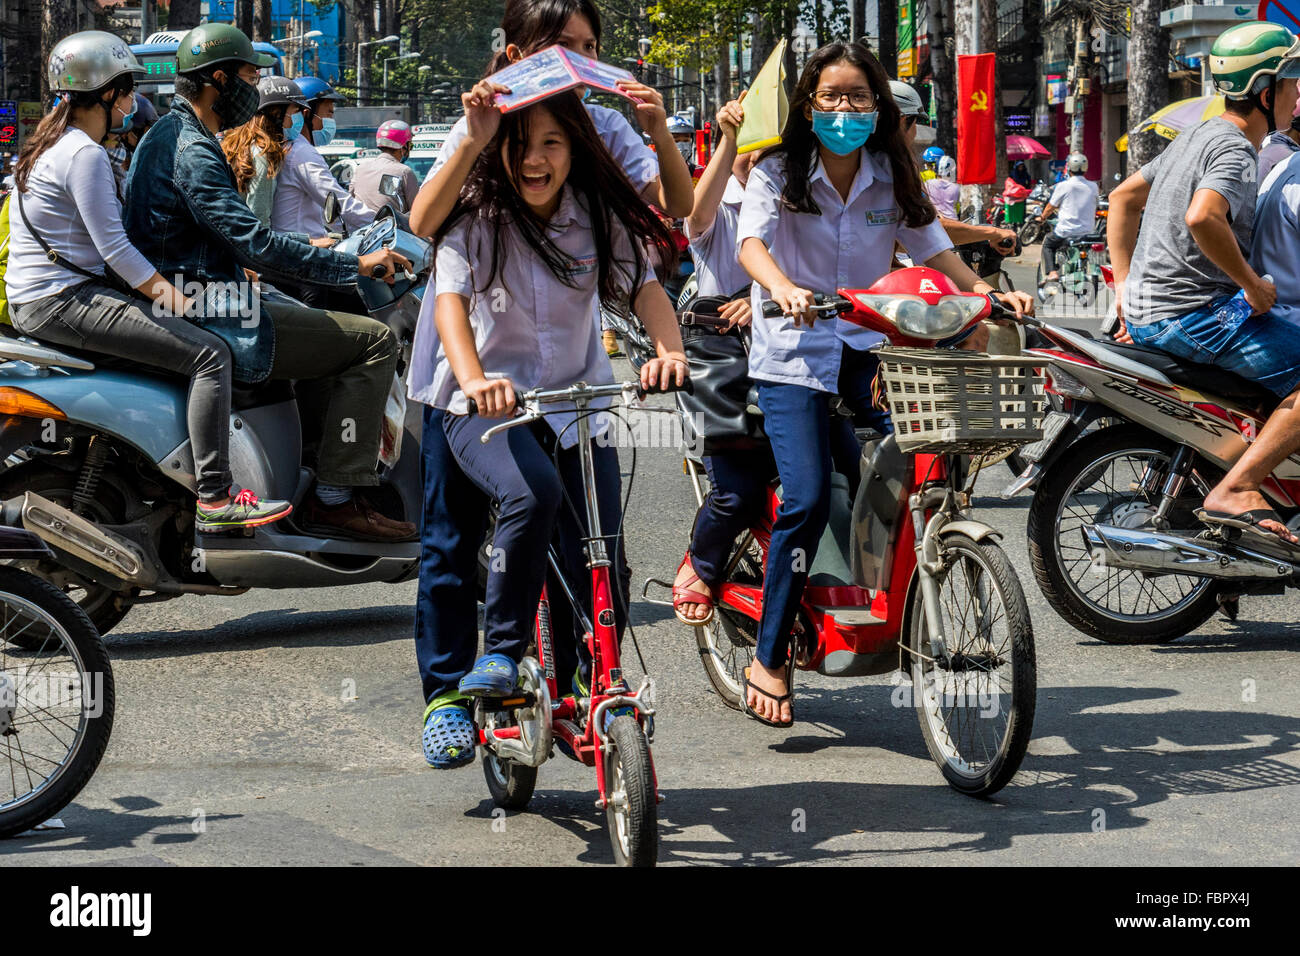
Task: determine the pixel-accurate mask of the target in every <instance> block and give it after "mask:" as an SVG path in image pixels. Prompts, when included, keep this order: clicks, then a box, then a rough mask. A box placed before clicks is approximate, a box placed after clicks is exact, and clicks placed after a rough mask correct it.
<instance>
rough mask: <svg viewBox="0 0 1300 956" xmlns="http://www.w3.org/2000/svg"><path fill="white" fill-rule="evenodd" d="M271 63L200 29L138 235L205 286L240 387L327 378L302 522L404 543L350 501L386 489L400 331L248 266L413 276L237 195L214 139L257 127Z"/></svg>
mask: <svg viewBox="0 0 1300 956" xmlns="http://www.w3.org/2000/svg"><path fill="white" fill-rule="evenodd" d="M271 62H273V61H272V60H271V58H270V57H269V56H261V55H259V54H256V53H254V52H253V45H252V43H251V42H250V41H249V39H248V37H246V36H245V35H244V34H243V33H242V32H240V31H239V30H237V29H236V28H234V27H233V26H230V25H229V24H220V23H207V24H202V25H200V26H197V27H195V28H194V29H193V30H191V31H190V32H189V33H187V34H186V35H185V36H184V37H183V38H182V39H181V43H180V49H179V52H178V56H177V76H176V96H175V98H174V99H173V101H172V109H171V112H170V113H168V114H167V115H166V116H164V117H163V118H162V119H161V120H159V121H158V123H156V124H155V125H154V127H153V128H152V129H151V130H149V132H148V133H147V134H146V135H145V137H144V139H142V140H141V141H140V145H139V146H138V147H137V149H136V152H135V157H134V160H133V161H132V163H131V172H130V176H129V178H128V180H127V212H126V227H127V233H128V235H129V236H130V237H131V240H132V241H133V242H134V244H135V245H136V247H137V248H138V249H139V250H140V251H141V252H142V253H143V254H144V255H145V257H146V258H147V259H148V260H149V261H151V262H152V263H153V264H154V265H155V267H157V269H158V271H159V272H160V273H162V274H163V275H175V276H177V277H178V281H179V282H186V281H187V280H188V281H189V282H191V283H197V284H198V286H199V287H200V288H201V292H200V293H199V299H198V301H197V302H196V310H195V311H196V313H197V314H195V315H194V316H193V319H194V321H196V322H197V323H198V324H199V325H201V326H203V327H204V328H206V329H207V330H208V331H210V332H213V333H215V334H216V335H217V336H218V337H220V338H222V339H224V340H225V342H226V344H227V345H228V346H229V347H230V352H231V355H232V357H233V359H234V378H235V380H236V381H237V382H240V383H245V384H255V383H258V382H262V381H265V380H266V379H268V378H269V379H308V380H312V379H316V380H320V379H326V380H329V385H330V388H329V397H328V402H327V407H326V411H325V415H324V417H323V430H322V433H321V440H320V449H319V462H318V468H317V486H316V491H315V494H314V495H312V496H310V497H309V500H308V501H307V502H306V503H305V504H304V505H303V506H302V507H301V508H300V510H299V512H298V515H297V516H296V517H297V518H299V519H300V520H298V521H297V522H296V523H298V524H299V525H300V526H301V527H302V528H303V530H304V531H308V532H310V533H318V534H327V535H330V536H334V537H345V538H354V539H361V540H380V541H395V540H406V539H409V538H412V537H414V535H415V530H416V529H415V526H414V525H412V524H411V523H409V522H404V521H393V520H391V519H389V518H387V517H385V516H383V515H380V514H379V513H378V512H376V511H375V510H374V509H373V508H372V507H370V506H369V505H368V504H367V503H365V502H364V501H362V500H361V499H360V497H359V496H356V495H354V494H353V487H354V486H366V485H376V484H378V481H379V479H378V475H377V473H376V463H377V460H378V453H379V442H380V431H381V426H382V419H383V411H384V404H385V402H386V401H387V398H388V392H389V389H390V387H391V385H392V379H393V371H394V368H395V367H396V365H397V359H398V349H397V342H396V340H395V338H394V336H393V334H392V332H390V331H389V329H388V328H387V327H386V326H385V325H383V324H382V323H380V322H376V321H375V320H374V319H371V318H368V317H365V318H363V317H361V316H357V315H348V314H345V313H340V312H325V311H322V310H320V309H312V308H308V307H306V306H303V305H301V304H300V303H298V302H295V301H294V300H291V299H288V298H287V297H284V296H271V295H266V296H265V297H259V295H258V292H257V289H256V287H255V286H253V285H252V284H251V283H249V282H247V281H245V278H246V277H245V273H244V269H249V270H252V271H254V272H256V273H259V274H261V275H263V276H267V277H269V278H271V279H272V280H274V281H276V282H280V281H285V280H291V279H293V278H306V279H308V280H310V281H312V282H317V283H321V284H324V285H334V286H341V285H351V284H353V283H355V282H356V281H357V278H358V277H359V276H361V275H368V276H376V277H384V278H386V279H387V280H388V281H391V280H392V277H393V274H394V272H395V270H396V267H397V266H398V265H401V266H402V267H404V268H410V263H409V262H408V261H407V260H406V259H405V258H404V257H402V256H400V255H398V254H396V253H394V252H392V251H391V250H388V249H380V250H377V251H375V252H373V253H369V254H367V255H365V256H361V257H357V256H353V255H349V254H345V253H340V252H335V251H333V250H331V249H318V248H314V247H313V246H311V245H309V244H308V242H307V237H306V236H302V235H298V236H295V235H289V234H285V233H277V232H273V231H272V230H270V229H268V228H266V227H265V226H263V225H262V224H261V223H260V222H259V221H258V219H257V217H256V216H255V215H253V213H252V211H251V210H250V209H249V208H248V206H247V204H246V203H245V202H244V200H243V198H242V197H241V196H240V195H239V193H238V191H237V190H236V189H235V184H234V179H233V176H232V174H231V170H230V167H229V165H227V163H226V158H225V156H224V154H223V153H222V151H221V147H220V145H218V143H217V138H216V134H217V133H218V132H220V131H222V130H227V129H233V128H234V127H236V126H240V125H242V124H244V123H246V122H247V121H248V120H249V119H250V118H251V117H252V115H253V113H254V112H255V111H256V109H257V104H258V93H257V85H256V84H257V80H258V67H261V66H269V65H271Z"/></svg>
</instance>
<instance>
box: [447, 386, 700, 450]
mask: <svg viewBox="0 0 1300 956" xmlns="http://www.w3.org/2000/svg"><path fill="white" fill-rule="evenodd" d="M668 392H685V393H686V394H687V395H693V394H695V384H694V383H693V382H692V381H691V379H690V378H687V379H686V381H684V382H683V383H682V384H681V385H680V386H679V385H676V384H672V383H670V384H669V386H668V387H667V388H657V387H655V388H643V387H642V386H641V383H640V382H639V381H630V382H613V383H611V384H609V385H588V384H587V383H586V382H579V383H578V384H577V385H570V386H569V387H568V388H551V389H541V388H534V389H530V390H529V391H527V392H524V393H523V394H521V395H517V396H515V406H516V407H522V408H524V412H523V414H521V415H517V416H515V417H514V418H511V419H509V420H507V421H505V422H503V423H501V424H500V425H496V426H494V427H492V428H489V429H488V430H487V431H486V432H484V433H483V436H482V437H481V438H480V439H479V441H481V442H483V443H484V444H487V441H488V439H489V438H491V437H492V436H493V435H495V434H497V433H498V432H503V431H505V430H506V429H508V428H515V427H517V426H519V425H525V424H527V423H529V422H534V421H537V420H538V419H539V418H541V417H543V416H544V415H548V414H550V412H546V411H543V410H542V407H541V406H543V405H554V404H557V403H559V402H565V403H568V404H574V405H577V406H578V409H579V410H580V411H581V410H583V409H585V408H586V407H587V406H588V405H590V403H591V402H592V401H593V400H595V399H598V398H616V397H618V396H625V397H626V396H631V395H635V396H636V397H637V398H638V399H643V398H645V397H646V396H647V395H658V394H666V393H668ZM465 407H466V414H467V415H477V414H478V403H477V402H476V401H474V399H472V398H466V399H465ZM556 411H560V409H556Z"/></svg>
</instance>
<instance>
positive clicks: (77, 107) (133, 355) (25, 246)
mask: <svg viewBox="0 0 1300 956" xmlns="http://www.w3.org/2000/svg"><path fill="white" fill-rule="evenodd" d="M47 71H48V72H47V75H48V77H49V84H50V89H51V90H53V91H55V92H56V93H57V94H58V98H57V101H56V105H55V107H54V111H53V112H52V113H50V114H49V115H48V116H46V117H45V118H44V119H42V120H41V122H40V123H39V124H38V126H37V127H36V131H35V132H34V133H32V134H31V136H30V137H29V138H28V140H27V143H26V145H25V146H24V148H23V151H22V154H21V155H20V157H19V159H18V167H17V172H16V174H15V180H16V185H17V199H16V202H15V206H16V209H17V211H18V215H17V216H14V217H12V218H11V221H10V227H11V235H10V246H9V265H8V270H7V272H6V274H5V285H6V287H7V290H8V293H9V305H10V310H11V313H12V315H13V320H14V325H15V327H16V328H17V329H18V330H19V331H20V332H24V333H26V334H28V335H31V336H34V337H36V338H39V339H42V340H45V341H48V342H50V343H52V344H54V345H60V346H65V347H72V348H86V349H91V350H93V351H96V352H103V353H106V354H108V355H113V356H117V357H119V358H125V359H130V360H132V361H134V362H139V363H140V364H143V365H148V366H152V367H154V368H158V369H163V370H165V371H168V372H171V373H173V374H180V375H184V376H185V377H187V378H188V379H189V380H190V386H189V395H188V399H187V422H188V425H189V433H190V443H191V445H192V447H193V450H194V462H195V466H196V470H195V474H196V476H197V478H198V491H199V501H198V509H197V517H196V527H197V530H199V531H200V532H223V531H227V530H230V529H231V528H233V527H236V526H243V527H248V526H253V525H260V524H266V523H269V522H271V521H276V520H278V519H280V518H283V517H284V516H285V515H287V514H289V512H290V511H291V510H292V509H293V506H292V505H290V504H289V503H288V502H287V501H271V500H259V499H258V498H257V497H256V496H255V495H253V494H252V493H251V492H249V491H247V490H245V491H240V492H239V493H238V494H236V495H234V496H233V497H232V495H231V487H230V484H231V474H230V462H229V455H228V442H229V429H230V425H229V421H230V391H231V378H230V375H231V359H230V351H229V349H228V348H227V347H226V345H225V343H224V342H222V340H221V339H219V338H217V337H216V336H215V335H212V334H211V333H209V332H206V331H204V330H203V329H201V328H199V327H198V326H196V325H194V324H192V323H191V322H189V321H187V320H186V319H185V318H184V315H185V312H186V310H187V309H188V308H189V307H190V303H189V302H188V301H187V300H186V298H185V296H184V295H183V294H182V293H181V292H180V290H178V289H177V288H176V287H175V286H173V285H172V284H171V283H169V282H168V281H167V280H166V279H164V278H163V277H162V275H160V274H159V273H158V271H157V270H156V269H155V268H154V267H153V266H152V265H151V264H150V263H149V261H148V260H147V259H146V258H145V257H144V256H143V255H141V253H140V252H139V251H138V250H137V249H136V248H135V246H133V245H132V244H131V242H130V240H129V239H128V238H127V236H126V232H125V230H124V228H123V226H122V207H121V204H120V202H118V201H115V199H114V198H113V197H115V196H116V190H115V185H114V179H113V171H112V167H111V163H110V161H109V158H108V154H107V153H106V152H104V150H103V149H101V148H100V143H101V142H102V141H103V140H104V139H105V137H106V136H107V135H108V134H109V132H111V131H118V132H121V131H125V130H128V129H130V128H131V123H132V119H133V114H134V112H135V98H134V95H133V89H134V86H135V78H134V74H136V73H143V72H144V68H143V67H141V66H140V64H139V62H138V61H137V60H136V58H135V55H134V54H133V53H131V51H130V50H129V49H128V48H127V46H126V44H125V43H124V42H123V41H122V40H121V39H119V38H118V37H116V36H113V35H112V34H111V33H104V32H101V31H98V30H87V31H85V32H82V33H75V34H73V35H72V36H70V37H67V38H66V39H64V40H61V41H60V42H59V43H58V44H57V45H56V46H55V47H54V49H53V50H52V51H51V53H50V60H49V64H48V67H47ZM109 270H111V271H112V273H114V275H111V276H110V275H109Z"/></svg>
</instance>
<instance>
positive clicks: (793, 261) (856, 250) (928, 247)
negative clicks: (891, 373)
mask: <svg viewBox="0 0 1300 956" xmlns="http://www.w3.org/2000/svg"><path fill="white" fill-rule="evenodd" d="M782 162H783V159H782V157H780V156H773V157H769V158H768V159H765V160H763V161H762V162H760V163H759V164H758V165H757V166H755V167H754V170H753V172H751V173H750V174H749V184H748V185H747V186H746V188H745V201H744V203H743V204H742V205H741V207H740V227H739V230H738V234H737V239H736V244H737V249H739V247H740V245H741V244H742V243H744V241H745V240H746V239H748V238H750V237H755V238H758V239H761V240H762V241H763V244H764V245H766V246H767V248H768V251H769V252H771V254H772V258H773V259H775V260H776V264H777V265H778V266H780V267H781V271H782V272H784V273H785V274H786V276H787V277H788V278H789V279H790V281H791V282H793V283H794V284H795V285H797V286H799V287H800V288H802V289H810V290H812V291H813V292H826V293H834V292H835V291H836V290H837V289H843V288H849V289H865V288H867V287H868V286H870V285H871V284H872V283H873V282H875V281H876V280H877V279H879V278H880V277H881V276H883V275H884V274H885V273H886V272H888V271H889V266H890V262H891V260H892V259H893V255H894V242H895V240H897V241H898V242H901V243H902V244H903V247H904V248H905V249H906V250H907V252H908V254H909V255H910V256H911V257H912V261H913V262H916V263H923V262H925V261H927V260H928V259H930V258H932V257H934V256H937V255H938V254H939V253H941V252H943V251H944V250H945V249H951V248H952V242H951V240H949V238H948V234H947V233H946V232H944V229H943V226H941V225H939V221H938V220H937V219H936V220H935V221H934V222H932V223H930V224H929V225H928V226H921V227H919V228H912V227H909V226H905V225H903V224H902V223H901V222H899V219H900V217H901V213H900V212H899V209H898V203H897V201H896V200H895V199H894V183H893V175H892V173H891V172H890V169H889V160H888V159H887V158H886V157H885V156H884V155H883V154H881V153H872V152H867V150H866V149H865V148H863V150H862V163H861V165H860V166H859V167H858V173H857V176H855V177H854V179H853V185H852V186H851V187H850V189H849V200H848V202H847V203H846V202H844V201H843V200H842V199H840V194H839V193H838V192H837V191H836V190H835V187H834V186H832V185H831V182H830V180H829V179H828V178H827V177H826V170H825V167H824V166H822V164H821V161H820V160H819V159H817V160H814V162H815V163H816V167H815V169H814V170H813V172H812V174H811V176H810V177H809V185H810V188H811V191H812V197H813V199H814V200H815V201H816V203H817V206H818V208H819V209H821V215H820V216H815V215H809V214H807V213H796V212H791V211H790V210H788V209H786V208H784V207H783V206H782V205H781V190H782V189H783V188H784V187H785V174H784V173H783V172H782V170H781V164H782ZM770 299H771V296H770V295H769V294H768V291H767V290H766V289H764V288H763V287H762V286H760V285H759V284H758V283H757V282H755V283H754V290H753V293H752V296H751V305H752V307H753V310H754V319H753V330H754V337H753V343H752V346H751V348H750V353H749V374H750V377H751V378H756V379H761V380H763V381H767V382H784V383H787V384H790V385H803V386H804V387H806V388H811V389H815V390H816V391H819V392H832V393H833V392H836V391H837V386H838V380H839V374H840V353H841V346H843V345H844V344H846V343H847V344H848V345H849V346H850V347H851V348H854V349H869V348H872V347H873V346H875V345H877V344H878V343H880V342H881V341H882V340H883V339H884V336H882V335H880V334H879V333H876V332H869V331H867V330H865V329H863V328H861V327H860V326H856V325H853V324H852V323H850V322H846V321H845V320H844V319H841V318H836V319H834V320H833V321H818V322H816V323H815V324H814V325H813V327H812V328H811V329H810V328H808V327H807V326H806V325H805V326H800V327H798V328H796V327H795V324H794V320H793V319H791V318H790V317H788V316H781V317H779V318H775V319H768V318H764V317H763V303H764V302H767V301H769V300H770Z"/></svg>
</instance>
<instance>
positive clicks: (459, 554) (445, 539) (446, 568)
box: [415, 405, 489, 703]
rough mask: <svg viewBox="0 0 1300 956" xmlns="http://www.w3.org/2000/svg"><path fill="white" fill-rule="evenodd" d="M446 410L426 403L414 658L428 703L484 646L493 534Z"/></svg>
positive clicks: (448, 687) (465, 671)
mask: <svg viewBox="0 0 1300 956" xmlns="http://www.w3.org/2000/svg"><path fill="white" fill-rule="evenodd" d="M444 414H445V413H444V412H443V410H442V409H440V408H431V407H429V406H427V405H426V406H425V407H424V427H423V433H422V437H421V439H420V477H421V480H422V483H423V487H424V514H423V520H422V521H421V523H420V580H419V585H418V589H417V591H416V599H415V657H416V660H417V661H418V662H419V665H420V683H421V685H422V687H423V690H424V700H425V702H426V703H428V702H429V701H431V700H433V699H434V698H435V697H437V696H439V695H440V694H444V693H447V692H448V691H454V690H455V689H456V687H457V685H458V684H459V683H460V679H461V678H462V677H464V676H465V675H466V674H468V673H469V671H470V668H471V667H473V666H474V652H475V650H476V649H477V647H478V549H479V546H480V545H481V544H482V543H483V535H484V534H485V533H486V532H487V520H488V506H489V499H488V497H487V495H485V494H483V492H481V491H479V489H478V488H477V487H476V486H475V484H474V483H473V482H472V481H470V480H469V479H468V478H467V477H465V473H464V472H463V471H461V469H460V465H458V464H457V463H456V458H455V456H454V455H452V453H451V446H450V445H448V444H447V436H446V433H445V432H444V431H443V428H442V420H443V416H444Z"/></svg>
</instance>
